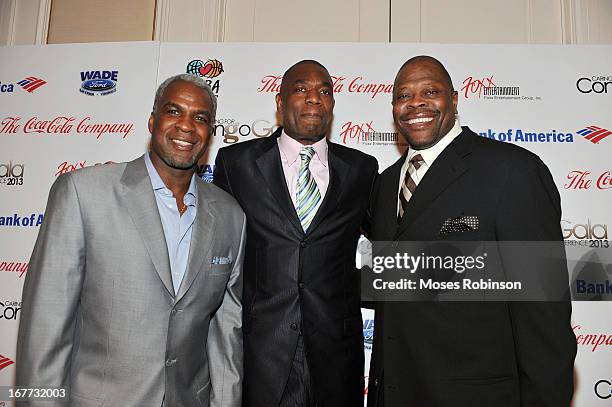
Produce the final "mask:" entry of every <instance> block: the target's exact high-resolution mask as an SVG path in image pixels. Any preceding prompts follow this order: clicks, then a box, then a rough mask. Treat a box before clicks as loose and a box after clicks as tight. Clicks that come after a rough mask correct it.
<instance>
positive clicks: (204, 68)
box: [186, 59, 223, 96]
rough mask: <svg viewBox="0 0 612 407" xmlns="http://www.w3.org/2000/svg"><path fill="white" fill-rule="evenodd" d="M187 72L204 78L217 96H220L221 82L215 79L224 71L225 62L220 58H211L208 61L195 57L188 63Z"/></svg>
mask: <svg viewBox="0 0 612 407" xmlns="http://www.w3.org/2000/svg"><path fill="white" fill-rule="evenodd" d="M186 72H187V73H189V74H192V75H197V76H199V77H202V78H204V80H205V81H206V83H207V84H208V86H210V88H211V89H212V91H213V93H214V94H215V96H219V87H220V85H221V82H220V81H219V79H215V78H217V77H218V76H220V75H221V74H222V73H223V63H222V62H221V61H219V60H218V59H209V60H207V61H206V62H204V61H202V60H201V59H193V60H191V61H189V63H188V64H187V68H186Z"/></svg>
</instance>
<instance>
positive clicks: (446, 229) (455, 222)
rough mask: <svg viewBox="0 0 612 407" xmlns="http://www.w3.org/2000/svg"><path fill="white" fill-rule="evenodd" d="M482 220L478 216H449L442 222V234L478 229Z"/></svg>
mask: <svg viewBox="0 0 612 407" xmlns="http://www.w3.org/2000/svg"><path fill="white" fill-rule="evenodd" d="M479 224H480V222H479V220H478V216H464V215H461V216H457V217H456V218H448V219H446V220H445V221H444V223H443V224H442V228H441V229H440V234H441V235H445V234H447V233H454V232H467V231H469V230H478V226H479Z"/></svg>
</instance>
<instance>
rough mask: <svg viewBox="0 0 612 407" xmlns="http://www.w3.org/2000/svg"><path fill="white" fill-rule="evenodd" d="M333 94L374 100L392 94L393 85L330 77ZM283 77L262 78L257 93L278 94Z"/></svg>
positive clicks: (360, 78)
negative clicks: (366, 97)
mask: <svg viewBox="0 0 612 407" xmlns="http://www.w3.org/2000/svg"><path fill="white" fill-rule="evenodd" d="M331 78H332V86H333V89H334V93H343V92H347V93H358V94H364V95H368V96H370V97H371V98H372V99H374V98H375V97H376V96H379V95H385V94H387V95H390V94H391V93H393V83H386V82H376V81H370V80H368V79H366V78H364V77H363V76H351V77H346V76H332V77H331ZM282 79H283V77H282V76H278V75H266V76H264V77H263V78H262V79H261V81H260V84H259V86H258V88H257V92H259V93H279V92H280V85H281V81H282Z"/></svg>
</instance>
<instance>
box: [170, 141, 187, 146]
mask: <svg viewBox="0 0 612 407" xmlns="http://www.w3.org/2000/svg"><path fill="white" fill-rule="evenodd" d="M172 142H173V143H176V144H178V145H179V146H190V145H191V143H188V142H187V141H183V140H172Z"/></svg>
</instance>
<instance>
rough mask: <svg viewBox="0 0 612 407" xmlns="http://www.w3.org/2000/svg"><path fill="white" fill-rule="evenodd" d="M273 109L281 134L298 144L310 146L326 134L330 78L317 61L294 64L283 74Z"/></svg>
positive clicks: (331, 97) (331, 101) (331, 98)
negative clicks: (276, 113) (277, 116)
mask: <svg viewBox="0 0 612 407" xmlns="http://www.w3.org/2000/svg"><path fill="white" fill-rule="evenodd" d="M276 107H277V110H278V112H279V113H280V115H281V117H282V122H283V129H284V131H285V133H286V134H287V135H288V136H289V137H291V138H293V139H294V140H297V141H299V142H300V143H302V144H313V143H315V142H317V141H319V140H321V139H322V138H324V137H326V135H327V134H328V133H329V131H330V127H331V121H332V117H333V110H334V90H333V84H332V79H331V76H330V75H329V72H328V71H327V69H325V67H324V66H323V65H321V64H320V63H319V62H317V61H313V60H304V61H300V62H298V63H297V64H294V65H293V66H292V67H291V68H289V69H287V72H285V74H284V75H283V80H282V82H281V88H280V93H279V94H278V95H276Z"/></svg>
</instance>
